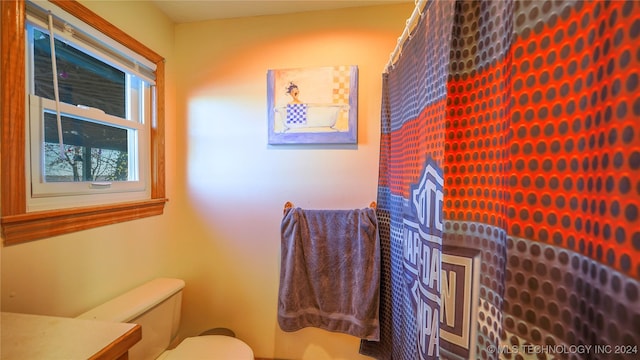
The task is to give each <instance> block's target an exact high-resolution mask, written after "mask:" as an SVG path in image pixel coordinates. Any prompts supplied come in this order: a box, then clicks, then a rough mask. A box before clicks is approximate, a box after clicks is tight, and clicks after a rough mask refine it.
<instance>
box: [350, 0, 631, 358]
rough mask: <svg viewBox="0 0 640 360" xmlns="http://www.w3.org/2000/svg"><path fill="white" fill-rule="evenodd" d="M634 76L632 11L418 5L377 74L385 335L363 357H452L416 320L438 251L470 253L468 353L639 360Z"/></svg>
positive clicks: (569, 4)
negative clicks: (476, 272) (474, 273)
mask: <svg viewBox="0 0 640 360" xmlns="http://www.w3.org/2000/svg"><path fill="white" fill-rule="evenodd" d="M639 70H640V2H638V1H456V2H450V1H430V2H429V3H428V4H427V6H426V8H425V10H424V11H423V16H422V18H421V20H420V22H419V23H418V25H417V26H416V28H415V29H414V31H413V33H412V35H411V36H410V38H409V40H408V41H407V42H406V43H405V44H404V46H403V48H402V54H401V55H400V57H399V60H398V62H397V63H396V64H395V65H394V67H393V68H392V69H390V70H389V72H388V74H385V76H384V77H383V99H382V105H383V108H382V129H381V130H382V133H381V149H380V150H381V151H380V178H379V193H378V203H379V207H378V215H379V218H380V219H381V221H380V222H381V224H380V225H381V226H380V228H381V246H382V249H383V253H382V267H383V268H382V299H381V306H382V308H381V315H380V320H381V331H382V332H381V341H380V342H378V343H370V342H363V343H362V348H361V352H362V353H365V354H369V355H371V356H374V357H376V358H378V359H411V360H414V359H429V358H438V357H439V358H455V355H453V349H451V348H450V344H448V343H447V342H446V341H442V339H440V345H441V346H440V348H439V350H438V352H436V353H434V351H430V350H432V349H433V348H432V347H429V344H431V343H430V342H429V341H430V340H433V339H434V338H433V336H437V335H435V334H436V329H434V326H437V324H435V325H434V323H433V322H432V323H428V322H427V321H424V318H425V314H428V313H429V312H431V313H432V314H433V313H435V312H437V311H439V308H438V306H439V302H438V301H437V299H434V297H433V295H435V294H436V292H435V291H433V292H429V291H428V289H429V279H432V278H433V277H429V276H422V275H424V272H421V271H422V270H423V269H425V268H429V267H430V266H431V264H432V263H433V258H434V254H435V256H437V251H434V249H439V250H441V249H442V248H441V244H443V245H455V246H459V247H466V248H471V249H474V250H477V251H479V252H480V259H481V266H480V271H481V273H480V285H479V289H477V290H478V292H477V293H478V294H479V295H478V297H477V299H475V301H477V304H478V316H477V321H476V323H475V324H474V327H475V329H476V336H475V338H474V339H472V340H473V341H472V343H471V344H470V346H471V347H473V348H472V349H471V350H470V353H473V354H475V355H474V357H475V358H480V359H497V358H518V356H525V357H526V356H535V357H536V358H538V359H552V358H558V359H591V358H594V359H595V358H597V359H637V358H638V357H639V356H640V354H639V353H640V349H638V346H640V345H639V344H640V327H639V326H640V325H639V324H640V305H639V304H640V285H639V279H640V219H639V214H638V210H639V207H640V91H639V89H638V83H639V78H638V76H639V75H638V74H639ZM440 177H441V179H442V181H443V186H442V189H441V190H442V198H441V201H440V200H434V199H439V198H438V193H437V192H438V189H439V188H438V186H437V184H438V181H439V179H440ZM434 184H435V185H434ZM424 185H427V187H428V188H429V189H432V191H433V192H432V193H431V194H429V195H425V194H426V193H425V192H424V191H422V190H421V189H423V187H421V186H424ZM416 197H418V198H420V199H422V200H424V201H422V202H420V201H417V202H416V201H415V199H416ZM427 200H428V201H427ZM415 204H422V205H427V204H428V205H429V206H432V208H431V209H430V210H429V211H428V212H429V213H430V214H431V216H433V214H438V213H441V215H442V216H441V219H443V221H442V231H441V232H438V231H437V230H438V226H436V225H438V223H437V218H432V219H436V222H432V223H430V224H425V226H423V228H420V226H419V224H420V221H419V219H420V218H421V215H423V214H420V213H419V211H423V212H424V211H425V208H422V210H421V209H420V206H415ZM422 219H424V217H422ZM414 224H418V226H416V227H415V228H417V229H418V231H415V232H414V231H413V229H414V228H412V225H414ZM431 225H433V226H431ZM416 233H417V234H419V235H415V234H416ZM438 236H441V244H438V243H437V241H433V240H434V237H435V238H437V237H438ZM416 239H417V241H416ZM415 249H423V250H424V249H426V251H422V250H421V251H419V252H418V253H419V254H421V255H419V256H418V255H415V254H416V252H415V251H414V250H415ZM423 280H424V281H425V282H422V281H423ZM425 289H426V290H425ZM421 301H422V302H421ZM425 334H430V335H428V336H426V335H425Z"/></svg>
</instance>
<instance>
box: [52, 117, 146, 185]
mask: <svg viewBox="0 0 640 360" xmlns="http://www.w3.org/2000/svg"><path fill="white" fill-rule="evenodd" d="M61 119H62V133H63V135H62V138H63V140H64V141H63V143H64V153H63V154H62V156H60V145H59V142H58V125H57V121H56V115H55V113H51V112H45V113H44V164H43V165H44V166H43V167H44V169H43V174H44V175H43V177H44V181H45V182H73V181H134V180H137V179H132V178H130V174H129V164H130V161H129V139H130V137H131V136H132V135H133V134H132V133H133V132H135V130H128V129H122V128H119V127H115V126H109V125H104V124H98V123H95V122H91V121H86V120H82V119H79V118H73V117H70V116H62V118H61Z"/></svg>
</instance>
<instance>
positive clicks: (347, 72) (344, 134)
mask: <svg viewBox="0 0 640 360" xmlns="http://www.w3.org/2000/svg"><path fill="white" fill-rule="evenodd" d="M357 100H358V68H357V67H356V66H330V67H320V68H304V69H285V70H269V71H268V72H267V116H268V121H269V124H268V125H269V126H268V128H269V144H270V145H280V144H356V143H357V133H358V131H357V119H358V113H357V109H358V106H357Z"/></svg>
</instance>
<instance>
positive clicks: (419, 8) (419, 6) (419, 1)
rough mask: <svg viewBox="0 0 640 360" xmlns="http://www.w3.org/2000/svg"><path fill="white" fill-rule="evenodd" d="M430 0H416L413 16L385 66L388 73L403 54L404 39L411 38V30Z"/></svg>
mask: <svg viewBox="0 0 640 360" xmlns="http://www.w3.org/2000/svg"><path fill="white" fill-rule="evenodd" d="M428 1H430V0H415V5H416V7H415V8H414V9H413V12H412V13H411V17H410V18H409V19H407V24H406V25H405V27H404V31H402V35H400V37H399V38H398V43H397V44H396V47H395V49H393V52H391V55H389V62H388V63H387V65H386V66H385V67H384V71H383V73H385V74H386V73H388V72H389V69H390V68H392V67H393V63H394V62H395V60H396V59H397V58H399V57H400V55H401V54H402V45H403V44H404V41H405V40H407V38H409V34H411V30H413V26H414V25H415V23H416V21H417V20H418V19H420V16H422V12H423V10H424V8H425V5H426V4H427V2H428Z"/></svg>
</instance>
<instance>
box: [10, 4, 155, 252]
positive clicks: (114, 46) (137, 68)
mask: <svg viewBox="0 0 640 360" xmlns="http://www.w3.org/2000/svg"><path fill="white" fill-rule="evenodd" d="M1 6H2V16H3V18H2V34H3V41H2V47H3V48H2V55H3V59H10V60H8V61H4V64H3V66H2V78H3V83H2V101H3V103H11V105H12V106H8V107H3V109H2V130H3V131H2V166H3V168H2V175H3V178H2V226H3V235H4V238H5V243H9V244H11V243H16V242H22V241H28V240H33V239H37V238H43V237H48V236H52V235H57V234H63V233H67V232H71V231H76V230H81V229H85V228H91V227H95V226H100V225H104V224H112V223H116V222H120V221H126V220H133V219H136V218H140V217H146V216H152V215H158V214H161V213H162V211H163V210H162V209H163V206H164V202H165V201H166V199H164V173H163V171H162V170H163V169H162V166H163V164H164V148H163V146H162V143H163V138H162V137H163V133H164V131H163V118H162V116H163V114H162V113H161V110H162V108H163V106H162V101H163V96H162V95H163V93H164V89H163V88H162V84H163V71H162V70H163V69H164V64H163V59H162V57H160V56H159V55H157V54H155V53H154V52H153V51H151V50H149V49H148V48H146V47H145V46H144V45H142V44H140V43H139V42H137V41H136V40H135V39H133V38H130V37H129V36H128V35H126V34H124V33H122V32H121V31H120V30H118V29H117V28H115V27H113V26H112V25H111V24H109V23H108V22H106V21H105V20H103V19H101V18H99V17H98V16H97V15H95V14H93V13H91V12H90V11H88V10H87V9H86V8H84V7H83V6H82V5H80V4H79V3H77V2H75V1H64V2H58V1H52V2H42V1H39V2H34V3H31V2H25V1H17V2H13V3H10V2H1ZM20 23H23V24H24V31H22V32H20V31H15V29H16V27H17V26H16V25H18V24H20ZM18 28H19V27H18ZM5 34H6V36H5ZM52 38H53V41H52ZM7 39H10V41H5V40H7ZM7 42H9V44H7ZM19 67H22V68H23V69H24V73H22V74H21V73H20V72H15V69H17V68H19ZM4 79H8V81H6V82H5V81H4ZM19 88H23V89H24V92H23V94H24V95H23V96H24V97H22V96H20V94H18V93H20V91H16V90H17V89H19ZM22 104H24V105H22ZM21 105H22V106H21ZM20 120H22V121H20ZM9 149H10V150H9ZM20 159H22V160H20ZM20 162H21V163H20ZM22 174H24V176H22ZM21 188H22V189H23V190H22V191H21V190H20V189H21Z"/></svg>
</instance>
